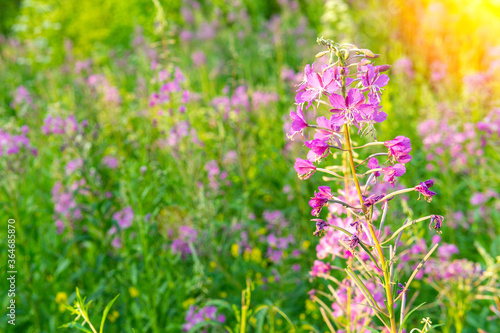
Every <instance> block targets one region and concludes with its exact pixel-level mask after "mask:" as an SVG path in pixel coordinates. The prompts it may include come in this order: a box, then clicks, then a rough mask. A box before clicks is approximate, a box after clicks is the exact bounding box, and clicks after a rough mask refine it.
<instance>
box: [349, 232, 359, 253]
mask: <svg viewBox="0 0 500 333" xmlns="http://www.w3.org/2000/svg"><path fill="white" fill-rule="evenodd" d="M358 245H359V238H358V236H357V235H352V236H351V238H350V239H349V248H350V249H351V250H354V249H355V248H356V247H357V246H358Z"/></svg>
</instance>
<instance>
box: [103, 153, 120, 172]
mask: <svg viewBox="0 0 500 333" xmlns="http://www.w3.org/2000/svg"><path fill="white" fill-rule="evenodd" d="M102 164H104V165H105V166H106V167H107V168H109V169H116V168H118V160H117V159H116V158H115V157H113V156H110V155H106V156H104V157H103V158H102Z"/></svg>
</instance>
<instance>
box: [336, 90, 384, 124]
mask: <svg viewBox="0 0 500 333" xmlns="http://www.w3.org/2000/svg"><path fill="white" fill-rule="evenodd" d="M328 99H329V100H330V104H331V105H332V107H333V108H332V109H331V110H330V112H332V113H333V115H332V117H331V118H330V121H331V122H332V123H333V124H334V125H336V126H342V125H344V124H349V125H350V124H354V125H355V126H356V127H359V124H360V123H362V122H363V121H365V120H366V119H367V118H368V116H369V115H370V114H372V113H374V112H375V111H376V110H375V108H374V106H373V105H371V104H365V96H364V95H363V94H362V93H361V92H360V91H359V90H358V89H351V90H349V92H348V93H347V96H346V97H345V98H344V97H342V96H340V95H337V94H333V95H331V96H329V97H328Z"/></svg>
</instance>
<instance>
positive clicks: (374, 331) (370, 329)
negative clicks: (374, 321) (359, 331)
mask: <svg viewBox="0 0 500 333" xmlns="http://www.w3.org/2000/svg"><path fill="white" fill-rule="evenodd" d="M364 328H366V329H367V330H368V331H370V332H371V333H380V332H379V331H377V330H376V329H374V328H371V327H368V326H365V327H364Z"/></svg>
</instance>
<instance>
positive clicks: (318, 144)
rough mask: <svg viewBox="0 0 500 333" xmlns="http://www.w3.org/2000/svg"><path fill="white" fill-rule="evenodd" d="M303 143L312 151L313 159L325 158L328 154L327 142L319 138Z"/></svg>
mask: <svg viewBox="0 0 500 333" xmlns="http://www.w3.org/2000/svg"><path fill="white" fill-rule="evenodd" d="M304 144H305V145H306V147H308V148H309V149H311V151H312V152H313V153H314V155H313V156H314V157H315V158H314V160H315V161H318V160H320V159H322V158H326V157H327V156H328V153H329V152H330V150H329V149H328V148H329V145H328V143H327V142H325V141H322V140H319V139H314V140H311V141H306V142H304ZM311 155H312V154H311ZM308 156H309V155H308Z"/></svg>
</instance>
